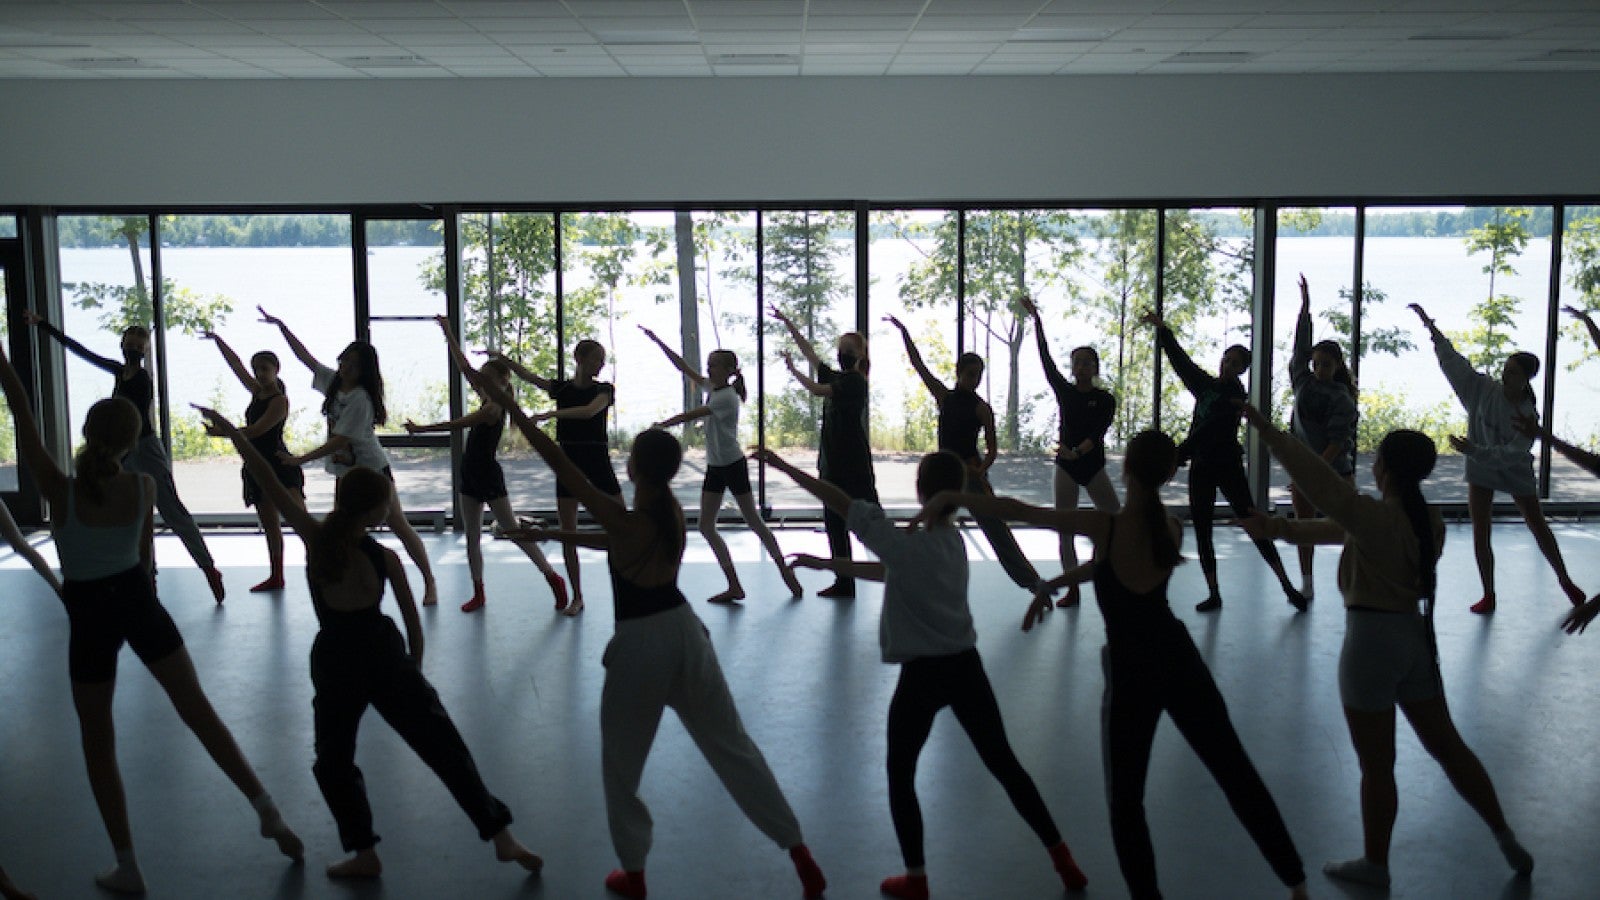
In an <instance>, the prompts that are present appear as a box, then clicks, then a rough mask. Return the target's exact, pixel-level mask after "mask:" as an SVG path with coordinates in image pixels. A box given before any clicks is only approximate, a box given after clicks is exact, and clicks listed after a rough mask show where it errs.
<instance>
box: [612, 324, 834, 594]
mask: <svg viewBox="0 0 1600 900" xmlns="http://www.w3.org/2000/svg"><path fill="white" fill-rule="evenodd" d="M639 330H640V331H643V332H644V333H645V336H646V337H648V338H650V340H652V341H654V342H655V344H656V346H657V347H660V348H661V352H662V353H665V354H666V355H667V359H670V360H672V364H673V365H675V366H677V367H678V371H680V372H682V373H683V377H685V378H687V379H689V382H690V383H691V384H693V385H694V386H695V387H696V388H700V389H703V390H704V391H705V393H706V402H705V404H704V405H702V406H697V407H695V408H694V409H691V410H689V411H688V412H684V413H680V414H678V415H676V416H672V417H671V418H669V419H665V420H663V421H661V422H657V423H656V426H655V427H657V428H671V427H672V426H674V425H681V424H683V423H685V422H692V421H694V420H695V419H709V420H710V421H709V422H708V423H707V425H706V478H705V483H704V484H702V485H701V487H700V535H701V536H702V537H704V538H705V539H706V543H707V544H710V545H711V552H712V553H713V554H715V555H716V557H717V564H718V565H720V566H721V567H722V574H723V575H724V576H726V577H727V579H728V589H727V590H725V591H723V592H722V593H720V594H718V595H716V596H715V597H712V598H711V599H710V601H709V602H711V603H737V602H738V601H740V600H743V599H744V586H743V585H741V584H740V583H739V572H738V570H737V569H735V568H734V566H733V557H732V555H730V554H729V553H728V544H727V542H726V541H724V540H723V539H722V535H721V534H718V533H717V512H718V511H719V510H720V509H721V508H722V494H723V492H724V491H732V492H733V502H734V503H736V504H738V506H739V512H740V514H741V515H743V516H744V522H745V525H747V526H748V527H749V528H750V530H751V531H753V532H755V534H756V537H758V538H760V539H761V546H763V547H765V548H767V553H768V554H769V555H771V557H772V561H773V563H774V564H776V565H777V567H778V574H779V575H781V576H783V583H784V584H785V585H786V586H788V588H789V593H790V595H791V596H795V597H799V596H800V595H801V594H804V593H805V589H804V588H802V587H801V586H800V582H799V580H798V579H796V578H795V577H794V572H793V571H791V570H790V568H789V564H788V563H787V562H785V561H784V558H783V551H782V550H781V549H779V548H778V539H777V538H775V537H773V536H772V531H771V530H770V529H768V528H767V523H766V522H764V521H762V519H761V510H759V509H757V508H756V498H755V494H754V493H753V492H752V491H751V489H750V464H749V461H748V460H746V459H745V458H744V450H742V449H741V448H740V446H739V406H740V405H741V404H742V403H743V402H744V399H745V385H744V375H743V374H742V373H740V371H739V358H738V357H736V356H734V355H733V351H732V350H713V351H711V353H710V355H708V356H707V357H706V374H704V375H701V374H700V373H699V372H696V371H695V370H694V369H692V368H690V367H689V364H688V363H687V362H685V361H684V358H683V357H681V356H679V355H678V354H677V353H675V352H673V350H672V348H671V347H668V346H667V345H666V343H664V342H663V341H662V340H661V338H659V337H657V336H656V333H655V332H654V331H651V330H650V329H648V328H645V327H644V326H643V325H640V326H639Z"/></svg>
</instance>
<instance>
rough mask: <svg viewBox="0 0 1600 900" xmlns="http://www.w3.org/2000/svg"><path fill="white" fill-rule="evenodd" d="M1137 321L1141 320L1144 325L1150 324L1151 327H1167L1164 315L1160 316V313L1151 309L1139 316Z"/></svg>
mask: <svg viewBox="0 0 1600 900" xmlns="http://www.w3.org/2000/svg"><path fill="white" fill-rule="evenodd" d="M1139 321H1141V322H1143V323H1144V324H1146V325H1149V326H1151V327H1152V328H1165V327H1167V320H1166V317H1164V316H1162V315H1161V313H1158V312H1156V311H1155V310H1153V309H1152V310H1149V311H1147V312H1145V313H1144V314H1143V315H1141V316H1139Z"/></svg>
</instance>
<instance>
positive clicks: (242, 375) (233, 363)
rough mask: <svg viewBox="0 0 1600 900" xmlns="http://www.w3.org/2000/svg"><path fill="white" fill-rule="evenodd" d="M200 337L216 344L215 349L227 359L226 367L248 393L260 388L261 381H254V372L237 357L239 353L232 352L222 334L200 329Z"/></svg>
mask: <svg viewBox="0 0 1600 900" xmlns="http://www.w3.org/2000/svg"><path fill="white" fill-rule="evenodd" d="M200 337H201V338H202V339H203V340H207V341H211V342H212V343H214V344H216V345H217V350H218V351H219V352H220V353H221V354H222V358H223V359H224V360H226V361H227V363H228V368H230V369H232V370H233V374H234V377H236V378H238V379H239V382H240V383H241V384H243V385H244V386H245V388H246V389H248V390H249V391H250V393H252V394H254V393H255V392H256V391H259V390H261V383H260V382H258V381H256V376H255V373H254V372H251V371H250V369H249V367H248V366H246V365H245V364H244V360H242V359H240V358H239V354H237V353H235V352H233V348H232V347H230V346H228V342H227V341H225V340H223V339H222V335H220V334H217V333H216V332H215V331H202V332H200Z"/></svg>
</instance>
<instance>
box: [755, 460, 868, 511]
mask: <svg viewBox="0 0 1600 900" xmlns="http://www.w3.org/2000/svg"><path fill="white" fill-rule="evenodd" d="M750 455H751V457H752V458H754V459H757V460H760V461H761V462H764V463H766V464H767V465H769V466H772V467H773V468H775V469H777V470H778V471H780V472H782V473H783V474H785V475H788V476H789V477H790V478H792V479H794V482H795V484H798V485H800V487H802V488H804V489H805V490H806V492H807V493H809V494H811V495H812V496H814V497H816V498H817V499H818V500H821V501H822V505H823V506H825V507H827V508H828V510H829V511H830V512H833V513H835V514H836V515H839V516H844V517H848V516H849V515H850V503H851V502H852V501H851V499H850V495H849V494H846V493H845V492H844V491H842V490H840V489H839V487H838V486H837V485H834V484H829V483H828V482H826V481H823V480H821V479H820V478H817V477H815V476H813V475H811V474H810V473H808V472H803V471H801V470H800V469H797V468H795V466H794V464H793V463H791V462H789V461H788V460H786V459H784V458H783V457H781V456H779V455H778V454H776V453H774V452H773V451H771V450H768V449H767V448H765V447H762V448H760V449H758V450H756V451H755V452H754V453H752V454H750Z"/></svg>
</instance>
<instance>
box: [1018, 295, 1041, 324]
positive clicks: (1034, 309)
mask: <svg viewBox="0 0 1600 900" xmlns="http://www.w3.org/2000/svg"><path fill="white" fill-rule="evenodd" d="M1017 305H1018V306H1020V307H1022V311H1023V312H1025V313H1027V314H1028V315H1030V316H1032V317H1033V318H1035V319H1037V318H1039V304H1037V303H1034V302H1033V298H1032V297H1029V296H1028V295H1027V294H1023V295H1022V296H1021V297H1018V298H1017Z"/></svg>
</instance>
